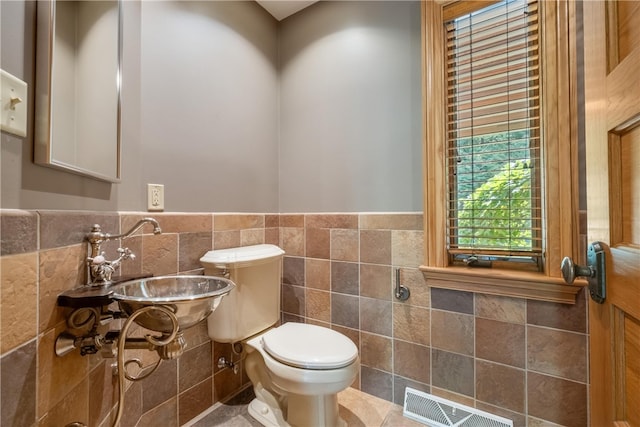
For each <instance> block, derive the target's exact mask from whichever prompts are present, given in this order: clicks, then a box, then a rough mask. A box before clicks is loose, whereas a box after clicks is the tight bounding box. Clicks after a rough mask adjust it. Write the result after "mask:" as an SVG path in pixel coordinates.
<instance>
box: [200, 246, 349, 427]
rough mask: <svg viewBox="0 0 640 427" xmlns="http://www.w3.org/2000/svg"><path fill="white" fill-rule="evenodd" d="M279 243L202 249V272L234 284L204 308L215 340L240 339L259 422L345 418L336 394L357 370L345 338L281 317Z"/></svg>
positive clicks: (310, 426) (305, 423)
mask: <svg viewBox="0 0 640 427" xmlns="http://www.w3.org/2000/svg"><path fill="white" fill-rule="evenodd" d="M283 256H284V251H283V250H282V249H280V248H279V247H278V246H275V245H268V244H263V245H253V246H244V247H239V248H230V249H221V250H214V251H209V252H207V253H206V254H205V255H204V256H203V257H202V258H200V262H201V264H202V266H203V267H204V270H205V274H206V275H213V276H225V277H228V278H229V279H231V280H232V281H233V282H234V283H235V284H236V287H235V288H234V289H233V290H232V291H231V292H230V293H229V295H227V296H226V297H224V298H223V300H222V301H221V302H220V305H219V306H218V308H217V309H216V310H215V311H214V312H213V313H212V314H211V315H210V316H209V318H208V320H207V322H208V331H209V337H210V338H211V339H213V340H214V341H218V342H226V343H238V342H241V343H243V344H244V348H245V349H246V351H247V356H246V359H245V362H244V363H245V369H246V372H247V375H248V377H249V379H250V380H251V383H252V385H253V389H254V392H255V395H256V398H255V399H254V400H253V401H252V402H251V403H250V404H249V413H250V414H251V416H252V417H253V418H255V419H256V420H257V421H259V422H260V423H261V424H262V425H264V426H292V427H324V426H327V427H329V426H331V427H332V426H346V423H345V422H344V421H343V420H342V419H341V418H340V417H339V415H338V398H337V394H338V393H339V392H340V391H342V390H344V389H346V388H347V387H349V386H350V385H351V384H352V383H353V381H354V379H355V378H356V376H357V375H358V372H359V370H360V359H359V357H358V349H357V347H356V346H355V344H354V343H353V341H351V340H350V339H349V338H347V337H346V336H344V335H342V334H341V333H339V332H336V331H334V330H332V329H329V328H325V327H322V326H316V325H310V324H303V323H293V322H289V323H285V324H283V325H280V326H276V324H277V323H278V320H279V318H280V280H281V277H282V258H283Z"/></svg>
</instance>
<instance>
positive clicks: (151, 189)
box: [147, 184, 164, 211]
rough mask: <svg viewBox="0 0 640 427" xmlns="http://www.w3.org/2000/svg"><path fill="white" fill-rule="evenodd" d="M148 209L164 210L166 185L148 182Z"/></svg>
mask: <svg viewBox="0 0 640 427" xmlns="http://www.w3.org/2000/svg"><path fill="white" fill-rule="evenodd" d="M147 210H150V211H162V210H164V185H162V184H147Z"/></svg>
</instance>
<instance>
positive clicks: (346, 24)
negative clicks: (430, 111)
mask: <svg viewBox="0 0 640 427" xmlns="http://www.w3.org/2000/svg"><path fill="white" fill-rule="evenodd" d="M280 49H281V54H280V64H281V65H280V67H281V70H280V211H281V212H297V211H302V212H332V211H333V212H342V211H349V212H362V211H396V212H397V211H422V209H423V207H422V155H421V149H422V148H421V147H422V145H421V132H422V127H421V126H422V121H421V120H422V114H421V111H422V107H421V102H422V91H421V80H420V79H421V77H420V75H421V65H420V58H421V52H420V49H421V47H420V4H419V2H402V1H390V2H377V1H374V2H361V1H354V2H320V3H316V4H314V5H313V6H311V7H309V8H308V9H305V10H303V11H302V12H300V13H298V14H296V15H293V16H291V17H289V18H287V19H286V20H284V21H283V22H282V26H281V38H280Z"/></svg>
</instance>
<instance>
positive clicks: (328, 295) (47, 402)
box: [0, 210, 588, 426]
mask: <svg viewBox="0 0 640 427" xmlns="http://www.w3.org/2000/svg"><path fill="white" fill-rule="evenodd" d="M148 215H149V214H147V213H107V214H105V213H93V212H59V211H58V212H52V211H38V212H36V211H8V210H3V211H2V218H1V219H2V221H1V226H2V229H1V233H2V234H1V238H2V252H1V254H2V257H1V258H0V268H1V270H0V275H1V285H2V288H1V295H0V304H1V306H0V321H1V323H0V338H1V341H0V342H1V347H0V350H1V354H2V358H1V359H0V365H1V387H2V409H1V418H0V424H1V425H5V423H6V424H7V425H15V426H22V425H25V426H31V425H34V424H35V425H41V426H62V425H65V424H66V423H68V422H71V421H85V422H87V423H88V424H89V425H91V426H101V425H104V426H106V425H109V420H110V418H109V417H110V415H112V413H113V408H114V405H115V402H116V401H117V393H116V392H115V389H114V386H115V382H114V379H113V376H112V375H111V367H110V361H105V360H104V359H102V358H101V357H99V356H85V357H81V356H80V355H79V354H78V353H77V352H74V353H72V354H70V355H67V356H65V357H63V358H58V357H56V356H55V355H54V353H53V345H54V342H55V338H56V336H57V334H58V333H59V332H61V331H62V330H63V329H64V314H65V313H64V312H63V310H62V309H60V308H58V307H57V306H56V304H55V301H56V297H57V295H58V294H59V293H60V292H62V291H64V290H66V289H70V288H72V287H74V286H77V285H79V284H81V283H83V282H84V280H85V278H84V274H85V273H84V259H85V257H86V248H85V244H84V243H82V241H83V237H84V234H85V233H86V232H87V231H88V230H89V228H90V227H91V225H92V224H94V223H99V224H101V225H102V226H103V229H104V230H105V231H109V232H112V233H115V232H119V231H120V230H121V229H123V230H126V229H128V228H129V227H130V226H131V225H132V224H134V223H135V221H137V220H138V219H140V218H141V217H143V216H148ZM153 216H154V217H156V218H157V219H158V221H159V222H160V224H161V226H162V228H163V234H162V235H160V236H154V235H151V234H143V235H139V236H135V237H133V238H131V239H128V240H127V241H125V242H124V245H125V246H128V247H129V248H130V249H132V250H133V251H134V253H136V254H137V255H138V257H137V258H136V260H135V261H132V262H127V263H126V264H125V266H124V268H123V273H124V274H138V273H145V272H152V273H155V274H170V273H176V272H184V271H189V270H193V269H197V268H199V262H198V259H199V257H200V256H201V255H202V253H204V252H205V251H206V250H209V249H210V248H211V247H215V248H217V249H220V248H227V247H234V246H244V245H250V244H256V243H263V242H265V243H275V244H280V246H281V247H282V248H283V249H284V250H285V251H286V256H285V261H284V273H283V284H282V319H283V321H287V320H293V321H304V322H309V323H315V324H320V325H325V326H329V327H331V328H334V329H336V330H339V331H341V332H343V333H345V334H346V335H347V336H349V337H350V338H351V339H353V340H354V342H356V344H357V345H358V347H359V349H360V356H361V363H362V369H361V374H360V376H359V378H358V379H357V380H356V383H355V384H354V386H355V387H356V388H360V389H362V390H363V391H365V392H368V393H370V394H373V395H376V396H379V397H382V398H384V399H386V400H389V401H395V402H396V403H402V399H403V391H404V387H405V386H411V387H414V388H418V389H422V390H425V391H430V392H432V393H434V394H437V395H440V396H443V397H446V398H449V399H452V400H456V401H459V402H461V403H464V404H468V405H471V406H476V407H478V408H480V409H483V410H486V411H489V412H493V413H497V414H500V415H504V416H508V417H510V418H513V419H514V420H515V425H516V426H540V425H551V424H550V423H555V424H558V425H567V426H585V425H587V407H586V405H587V403H586V402H587V384H588V379H587V362H588V360H587V338H588V337H587V335H586V299H585V298H586V297H585V295H581V297H580V299H579V301H578V304H576V305H575V306H568V305H561V304H553V303H545V302H539V301H532V300H523V299H517V298H506V297H497V296H490V295H480V294H472V293H466V292H458V291H448V290H442V289H435V288H433V289H432V288H430V287H429V286H428V284H427V283H426V282H425V280H424V278H423V276H422V274H421V273H420V271H419V270H418V268H417V266H418V265H420V264H421V262H422V258H423V252H422V251H423V232H422V215H420V214H411V213H408V214H404V213H397V214H282V215H256V214H247V215H244V214H176V213H171V214H169V213H161V214H154V215H153ZM143 231H144V232H145V233H149V232H150V230H147V229H144V230H143ZM116 248H117V245H114V244H110V245H107V254H111V255H113V254H114V253H115V249H116ZM108 257H109V256H108ZM396 268H400V269H401V274H402V282H403V284H404V285H405V286H407V287H409V288H410V289H411V297H410V299H409V300H408V301H405V302H399V301H397V300H396V299H395V298H394V297H393V285H394V271H395V269H396ZM186 335H187V342H188V344H189V348H188V350H187V352H186V353H185V354H184V355H183V356H182V357H181V358H180V359H178V360H177V361H169V362H163V364H162V365H161V368H160V370H159V372H156V373H155V374H154V375H153V376H152V377H150V378H149V379H147V380H144V381H140V382H137V383H134V384H132V385H130V386H129V388H128V389H127V399H126V400H127V402H126V405H125V408H124V412H125V417H124V421H123V423H122V425H123V426H125V425H136V423H137V425H139V426H154V425H160V424H158V423H159V422H160V421H159V420H162V421H161V425H163V426H165V425H167V426H171V425H176V426H177V425H182V424H183V423H185V422H186V421H187V420H189V419H191V418H192V417H194V416H195V415H197V414H199V413H200V412H201V411H203V410H204V409H206V408H208V407H209V406H210V405H211V404H213V403H214V402H216V401H218V400H220V399H221V398H223V397H224V396H227V395H229V394H232V393H234V392H235V391H236V390H237V389H239V388H240V387H241V386H242V384H243V383H246V376H245V375H234V374H233V372H232V371H231V370H229V369H222V370H220V369H218V368H217V367H216V366H215V363H214V361H216V360H217V359H218V358H219V357H220V356H225V357H227V358H229V357H231V358H234V360H237V356H234V355H233V353H232V352H231V348H230V347H229V345H224V344H219V343H211V341H210V340H209V338H208V336H207V331H206V324H201V325H199V326H198V327H196V328H192V329H190V330H189V331H187V334H186ZM147 353H148V352H147ZM149 354H150V353H148V354H147V355H145V356H144V357H145V361H147V360H149V361H152V360H153V357H154V355H152V356H151V357H150V356H149ZM239 362H240V363H241V361H239ZM15 390H20V392H19V393H16V392H15ZM36 391H37V393H36Z"/></svg>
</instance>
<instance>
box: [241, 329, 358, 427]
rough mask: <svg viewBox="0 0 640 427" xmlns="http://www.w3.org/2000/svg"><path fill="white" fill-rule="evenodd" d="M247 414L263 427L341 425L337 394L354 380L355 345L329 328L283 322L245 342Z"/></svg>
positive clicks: (355, 369) (355, 367)
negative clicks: (251, 394)
mask: <svg viewBox="0 0 640 427" xmlns="http://www.w3.org/2000/svg"><path fill="white" fill-rule="evenodd" d="M246 345H247V351H248V354H247V359H246V361H245V364H246V370H247V375H248V376H249V379H250V380H251V382H252V384H253V386H254V391H255V394H256V399H254V401H252V402H251V404H250V405H249V413H250V414H251V416H253V417H254V418H255V419H256V420H258V421H260V423H261V424H263V425H265V426H289V425H290V426H301V427H302V426H304V427H311V426H313V427H316V426H317V427H321V426H323V427H324V426H344V425H346V423H345V422H344V421H343V420H341V419H340V417H339V414H338V399H337V393H338V392H340V391H342V390H344V389H346V388H347V387H349V386H350V385H351V383H353V381H354V379H355V378H356V376H357V375H358V371H359V369H360V363H359V358H358V349H357V347H356V346H355V344H354V343H353V342H352V341H351V340H350V339H349V338H347V337H345V336H344V335H342V334H340V333H338V332H336V331H333V330H331V329H328V328H324V327H320V326H315V325H309V324H302V323H285V324H284V325H282V326H279V327H277V328H273V329H270V330H268V331H267V332H265V333H262V334H259V335H258V336H255V337H253V338H251V339H249V340H248V341H246Z"/></svg>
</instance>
